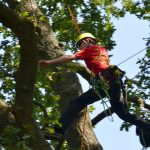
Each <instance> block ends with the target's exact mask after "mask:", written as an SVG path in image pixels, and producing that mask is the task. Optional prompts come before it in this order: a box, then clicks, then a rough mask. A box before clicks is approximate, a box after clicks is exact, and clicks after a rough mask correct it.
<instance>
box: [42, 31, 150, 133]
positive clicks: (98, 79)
mask: <svg viewBox="0 0 150 150" xmlns="http://www.w3.org/2000/svg"><path fill="white" fill-rule="evenodd" d="M97 41H98V40H97V39H96V38H95V37H94V36H93V35H92V34H91V33H82V34H81V35H80V36H79V37H78V40H77V48H78V49H79V50H80V51H79V52H76V53H75V54H72V55H63V56H60V57H58V58H56V59H53V60H40V61H39V64H40V65H41V66H47V65H50V64H56V63H64V62H70V61H72V60H75V59H81V60H84V61H85V63H86V65H87V67H88V68H89V69H90V70H91V73H92V74H93V75H94V77H93V78H92V80H91V84H92V88H91V89H89V90H88V91H87V92H85V93H83V94H82V95H81V96H79V97H77V98H75V99H74V100H73V101H71V102H70V104H69V106H68V107H67V109H66V111H65V112H64V114H62V116H61V118H60V122H61V124H62V133H65V131H66V130H67V128H68V127H69V125H70V124H71V123H72V122H73V120H74V119H75V117H76V116H77V115H78V113H79V112H80V111H81V110H83V109H84V108H85V107H86V106H87V105H89V104H92V103H94V102H96V101H98V100H100V99H102V98H105V97H108V98H109V99H110V104H111V106H112V108H113V110H114V112H115V113H116V114H117V115H118V116H119V118H121V119H122V120H124V121H127V122H129V123H131V124H134V125H136V126H137V127H140V128H141V129H146V130H149V131H150V122H148V121H146V120H144V119H142V118H140V117H137V116H135V115H133V114H130V113H129V111H128V107H127V102H126V100H125V99H124V98H121V92H122V77H123V75H124V72H123V71H121V70H120V69H119V68H118V67H117V66H113V65H110V61H109V57H108V54H107V51H106V49H105V48H104V47H102V46H99V45H96V43H97Z"/></svg>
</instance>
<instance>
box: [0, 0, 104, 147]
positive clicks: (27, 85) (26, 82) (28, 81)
mask: <svg viewBox="0 0 150 150" xmlns="http://www.w3.org/2000/svg"><path fill="white" fill-rule="evenodd" d="M11 2H13V1H12V0H11ZM19 5H20V6H21V7H20V10H21V11H22V12H30V14H31V16H32V22H34V24H36V27H35V26H34V25H33V23H32V22H30V21H28V20H26V18H24V17H21V19H23V22H22V24H21V25H20V24H19V28H18V29H20V27H21V30H19V31H18V30H17V27H16V26H15V25H14V24H12V25H11V26H10V25H9V24H5V25H6V26H7V27H9V28H11V29H12V30H13V31H14V32H15V33H17V34H16V35H17V37H18V39H19V42H20V46H21V61H20V66H19V70H18V73H17V78H16V102H15V109H14V112H15V113H14V114H15V117H16V122H17V124H18V125H19V126H20V127H21V128H22V131H23V133H27V134H29V135H32V143H30V146H31V148H32V149H33V150H34V149H36V150H40V149H45V150H46V149H49V147H48V144H47V143H46V142H45V140H44V139H43V137H42V136H41V135H40V133H39V132H38V128H37V127H36V125H35V122H34V120H33V118H32V110H33V89H34V83H35V80H36V70H37V58H38V52H39V57H40V58H44V59H52V58H55V57H58V56H60V55H62V54H63V53H64V52H63V50H62V48H60V47H59V43H58V41H57V39H56V38H55V36H54V34H53V31H52V29H51V28H50V25H49V23H48V22H46V21H41V19H40V17H41V16H43V14H42V13H41V11H40V10H39V8H38V6H37V4H36V2H35V1H34V0H26V1H21V3H20V4H19ZM10 11H12V10H10ZM6 12H7V11H6ZM12 12H13V11H12ZM6 14H7V13H3V14H1V16H2V17H4V19H6V16H5V15H6ZM15 15H16V14H15ZM16 16H17V15H16ZM11 17H12V15H11V13H10V15H9V16H8V18H7V19H9V18H11ZM17 17H18V16H17ZM4 19H3V20H0V21H1V22H4ZM7 21H8V23H9V20H7ZM16 23H18V22H17V21H16ZM22 29H23V30H22ZM63 78H65V80H64V83H62V82H60V81H57V82H56V84H55V86H54V87H55V91H56V92H58V93H57V94H59V95H61V104H63V105H61V108H62V109H61V110H62V111H64V109H65V108H66V107H67V103H68V102H69V101H71V100H72V99H73V98H74V97H75V96H79V95H80V94H81V93H82V90H81V86H80V84H79V80H78V78H77V76H76V74H75V73H70V71H69V72H68V70H67V71H66V72H64V74H63ZM72 79H73V80H72ZM70 86H71V88H68V87H70ZM58 88H59V89H64V90H62V91H61V90H58ZM66 93H67V94H69V95H70V96H69V97H68V96H67V95H66ZM86 115H88V113H87V114H86ZM83 118H84V113H81V114H80V115H79V117H78V119H77V120H76V121H75V123H74V124H73V126H72V127H71V128H70V129H69V132H68V134H66V139H67V141H68V143H69V147H70V149H79V147H80V145H81V142H82V132H81V129H82V128H83ZM86 118H87V119H86V123H85V125H86V135H85V136H84V142H83V149H82V150H84V149H86V150H88V149H89V150H90V149H96V150H101V146H100V144H99V142H98V141H97V139H96V137H95V134H94V132H93V129H92V126H91V122H90V118H89V116H87V117H86ZM75 135H76V139H78V141H77V142H76V141H75V140H74V136H75ZM87 135H89V136H87ZM85 137H86V138H85ZM87 137H88V138H87ZM89 137H90V138H89ZM70 139H72V140H70ZM87 139H88V140H87Z"/></svg>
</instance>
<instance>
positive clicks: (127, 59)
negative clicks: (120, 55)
mask: <svg viewBox="0 0 150 150" xmlns="http://www.w3.org/2000/svg"><path fill="white" fill-rule="evenodd" d="M148 48H150V46H148V47H146V48H144V49H142V50H140V51H138V52H137V53H135V54H133V55H132V56H130V57H128V58H126V59H125V60H123V61H122V62H120V63H119V64H118V65H117V66H119V65H121V64H123V63H125V62H126V61H128V60H129V59H131V58H133V57H134V56H136V55H138V54H139V53H141V52H143V51H145V50H146V49H148Z"/></svg>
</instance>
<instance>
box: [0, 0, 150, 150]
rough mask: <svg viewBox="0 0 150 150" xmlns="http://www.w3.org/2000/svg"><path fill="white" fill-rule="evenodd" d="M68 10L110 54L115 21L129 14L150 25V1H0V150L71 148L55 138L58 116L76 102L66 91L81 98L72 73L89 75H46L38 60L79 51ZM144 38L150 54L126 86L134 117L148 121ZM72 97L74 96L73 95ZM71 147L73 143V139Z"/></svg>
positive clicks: (55, 71)
mask: <svg viewBox="0 0 150 150" xmlns="http://www.w3.org/2000/svg"><path fill="white" fill-rule="evenodd" d="M68 5H69V6H70V8H71V10H72V12H73V14H74V17H75V18H76V20H77V22H78V25H79V27H80V30H81V31H82V32H85V31H86V32H90V33H92V34H93V35H95V36H96V37H97V38H98V39H99V42H100V43H101V44H102V45H104V46H105V47H106V48H107V50H109V51H112V50H113V49H114V48H115V45H116V44H117V43H116V42H115V41H114V40H113V38H112V37H113V34H114V32H115V30H116V27H115V26H114V23H113V18H117V19H118V20H119V19H120V18H122V17H124V16H125V14H126V13H130V14H134V15H135V16H137V18H138V19H140V20H141V21H142V20H148V21H149V20H150V15H149V14H150V9H149V7H150V5H149V0H143V1H141V0H136V1H135V0H125V1H123V0H122V1H118V0H78V1H73V0H62V1H59V0H36V1H34V0H26V1H25V0H0V23H1V24H0V42H1V44H0V64H1V65H0V98H1V100H0V101H1V102H0V122H1V123H0V127H1V128H2V130H1V131H0V147H1V149H2V148H5V149H8V150H9V149H11V150H13V149H14V150H16V149H22V150H26V149H36V150H37V149H40V148H41V147H44V148H43V149H59V148H60V146H61V148H62V149H65V150H66V149H68V145H69V146H70V144H67V143H66V142H64V138H62V137H60V136H56V135H55V134H54V129H53V127H54V124H59V122H58V119H59V116H60V113H62V112H63V111H64V110H65V108H66V107H67V103H68V101H67V100H66V102H65V101H62V99H63V100H64V99H67V98H68V99H71V98H72V95H71V94H70V93H69V92H70V91H65V90H66V89H67V87H68V86H69V88H70V89H73V90H74V91H75V92H76V93H82V89H81V86H80V84H79V83H77V82H76V81H78V79H76V76H74V75H73V74H72V73H79V74H81V75H82V76H83V77H85V76H86V74H88V72H86V68H85V67H83V66H81V65H79V64H78V63H75V64H71V63H70V64H68V65H56V66H52V67H49V68H46V69H42V68H39V67H38V65H37V61H38V59H40V58H43V59H52V58H55V57H57V56H60V55H62V54H63V53H65V52H66V51H68V50H69V51H71V52H72V53H74V52H76V51H77V49H76V38H77V36H78V32H77V29H76V27H75V24H74V22H73V21H72V18H71V16H70V13H69V12H68V9H67V7H68ZM143 38H144V40H146V41H147V44H146V47H147V49H146V54H145V56H144V57H143V58H141V59H140V60H138V61H137V64H138V65H139V69H140V72H139V73H138V74H137V75H136V76H135V78H134V79H126V81H127V82H126V83H127V93H128V96H129V97H130V102H131V103H130V111H131V112H132V113H135V114H137V115H140V116H142V117H145V118H146V119H149V117H150V116H149V110H150V106H149V105H148V103H149V97H150V90H149V89H150V76H149V75H150V59H149V58H150V46H149V45H150V37H143ZM79 68H80V69H79ZM70 70H71V71H70ZM86 77H87V76H86ZM86 77H85V78H86ZM69 78H72V80H73V81H75V83H76V84H74V82H72V81H70V80H69ZM67 79H68V80H67ZM86 79H88V77H87V78H86ZM66 80H67V81H68V83H66ZM78 82H79V81H78ZM62 84H63V85H62ZM78 87H79V88H78ZM76 88H77V89H78V90H75V89H76ZM67 90H69V89H67ZM72 94H74V95H73V96H75V93H73V91H72ZM62 103H63V104H62ZM141 103H142V104H143V106H142V107H140V106H141V105H140V104H141ZM91 110H92V109H91ZM2 115H3V116H5V118H7V119H4V118H3V117H2ZM101 115H102V114H101ZM104 117H105V116H104ZM102 118H103V117H102ZM128 127H129V126H128V125H127V124H125V125H124V124H123V125H122V128H126V129H127V128H128ZM43 135H44V136H43ZM35 137H36V138H35ZM44 137H45V138H44ZM81 140H82V139H81ZM31 141H32V142H31ZM70 141H71V138H70ZM38 142H39V143H38ZM67 142H68V143H71V142H72V141H71V142H69V137H68V138H67ZM58 143H59V144H58ZM40 145H41V146H40ZM78 147H79V146H78ZM85 149H86V148H85ZM99 149H102V148H101V147H100V146H99Z"/></svg>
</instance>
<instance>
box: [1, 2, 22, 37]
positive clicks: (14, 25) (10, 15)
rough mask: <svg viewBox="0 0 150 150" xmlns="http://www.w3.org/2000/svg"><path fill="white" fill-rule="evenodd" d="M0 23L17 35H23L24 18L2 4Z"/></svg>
mask: <svg viewBox="0 0 150 150" xmlns="http://www.w3.org/2000/svg"><path fill="white" fill-rule="evenodd" d="M0 22H1V23H3V24H4V25H5V26H6V27H8V28H10V29H12V30H13V32H14V33H15V34H17V35H18V34H21V32H22V31H23V30H22V29H23V28H22V26H21V24H22V22H24V19H23V17H21V16H19V15H18V14H16V13H15V12H14V11H12V10H11V9H9V8H8V7H6V6H5V5H3V4H2V3H0Z"/></svg>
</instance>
